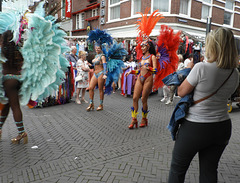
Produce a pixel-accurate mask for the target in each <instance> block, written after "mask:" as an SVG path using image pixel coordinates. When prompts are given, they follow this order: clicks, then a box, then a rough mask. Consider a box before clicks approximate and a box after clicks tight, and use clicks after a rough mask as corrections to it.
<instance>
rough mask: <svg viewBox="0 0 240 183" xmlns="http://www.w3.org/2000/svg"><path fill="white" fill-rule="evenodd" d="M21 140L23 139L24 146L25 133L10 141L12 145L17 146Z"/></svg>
mask: <svg viewBox="0 0 240 183" xmlns="http://www.w3.org/2000/svg"><path fill="white" fill-rule="evenodd" d="M21 139H23V143H24V144H27V143H28V136H27V133H26V132H23V133H21V134H19V135H18V136H17V137H15V138H13V139H11V141H12V143H13V144H19V143H20V140H21Z"/></svg>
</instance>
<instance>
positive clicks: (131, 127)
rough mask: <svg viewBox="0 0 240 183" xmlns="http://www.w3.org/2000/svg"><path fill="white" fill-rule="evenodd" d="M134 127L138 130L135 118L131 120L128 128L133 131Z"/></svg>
mask: <svg viewBox="0 0 240 183" xmlns="http://www.w3.org/2000/svg"><path fill="white" fill-rule="evenodd" d="M134 125H135V128H138V121H137V119H136V118H132V122H131V124H130V125H129V126H128V128H129V129H133V128H134Z"/></svg>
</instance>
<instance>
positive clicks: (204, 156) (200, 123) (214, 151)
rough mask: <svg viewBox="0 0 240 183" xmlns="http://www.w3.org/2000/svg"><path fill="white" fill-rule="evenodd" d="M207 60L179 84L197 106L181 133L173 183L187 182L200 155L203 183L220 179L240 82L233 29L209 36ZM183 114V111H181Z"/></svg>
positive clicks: (172, 170) (181, 92)
mask: <svg viewBox="0 0 240 183" xmlns="http://www.w3.org/2000/svg"><path fill="white" fill-rule="evenodd" d="M206 57H207V59H208V60H207V62H199V63H197V64H195V65H194V67H193V69H192V70H191V72H190V73H189V75H188V76H187V78H186V79H185V80H184V81H183V83H182V84H181V85H180V86H179V87H178V95H179V96H180V97H185V96H186V95H188V94H190V93H192V92H193V100H194V101H195V102H194V104H193V105H191V106H190V107H189V110H188V112H187V114H186V116H185V118H183V119H181V126H180V128H179V129H176V130H178V132H177V136H176V141H175V145H174V149H173V153H172V162H171V168H170V173H169V179H168V182H169V183H183V182H184V179H185V174H186V172H187V170H188V168H189V165H190V163H191V161H192V159H193V157H194V156H195V155H196V154H197V153H198V155H199V164H200V166H199V169H200V176H199V182H200V183H207V182H209V183H210V182H212V183H216V182H217V169H218V163H219V160H220V158H221V155H222V153H223V151H224V149H225V147H226V146H227V144H228V142H229V139H230V137H231V128H232V127H231V119H230V118H229V115H228V108H227V101H228V98H229V97H230V96H231V94H232V93H233V92H234V91H235V90H236V88H237V86H238V84H239V78H238V77H239V76H238V71H237V69H236V68H237V66H238V53H237V48H236V44H235V39H234V36H233V33H232V31H231V30H230V29H227V28H219V29H216V30H214V31H212V32H210V33H209V34H208V35H207V38H206ZM181 115H182V114H181Z"/></svg>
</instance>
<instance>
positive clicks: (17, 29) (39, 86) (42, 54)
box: [0, 2, 69, 144]
mask: <svg viewBox="0 0 240 183" xmlns="http://www.w3.org/2000/svg"><path fill="white" fill-rule="evenodd" d="M43 5H44V2H41V3H40V4H39V5H38V7H37V8H36V10H35V12H34V13H25V14H23V13H22V12H20V11H9V12H0V34H1V35H2V40H1V48H2V53H1V54H2V56H4V57H5V58H6V59H1V61H2V62H1V64H0V72H1V73H2V74H3V75H2V76H1V77H0V103H1V117H0V135H2V127H3V124H4V122H5V120H6V118H7V116H8V114H9V109H10V108H11V109H12V111H13V118H14V120H15V123H16V126H17V128H18V132H19V134H18V136H17V137H16V138H13V139H12V143H14V144H18V143H20V141H21V140H22V139H23V143H25V144H26V143H27V142H28V136H27V133H26V132H25V128H24V125H23V119H22V112H21V108H20V105H27V104H28V106H30V105H32V104H36V102H33V101H36V100H38V99H39V100H41V99H44V98H46V97H48V96H50V95H51V94H52V92H53V91H57V89H58V86H59V85H60V84H61V83H62V82H63V81H64V78H65V71H66V70H67V67H68V66H69V63H68V61H67V59H65V58H64V56H63V55H62V53H63V52H64V51H67V50H68V48H67V46H60V45H62V43H63V42H64V39H63V36H65V35H66V34H65V33H64V32H63V31H62V30H59V29H58V28H59V25H58V24H56V22H55V21H56V19H55V18H54V17H53V16H45V11H44V8H43Z"/></svg>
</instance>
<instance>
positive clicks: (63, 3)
mask: <svg viewBox="0 0 240 183" xmlns="http://www.w3.org/2000/svg"><path fill="white" fill-rule="evenodd" d="M65 8H66V2H65V0H62V8H61V10H62V11H61V14H62V15H61V16H62V18H65Z"/></svg>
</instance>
